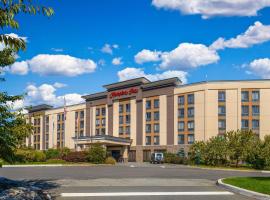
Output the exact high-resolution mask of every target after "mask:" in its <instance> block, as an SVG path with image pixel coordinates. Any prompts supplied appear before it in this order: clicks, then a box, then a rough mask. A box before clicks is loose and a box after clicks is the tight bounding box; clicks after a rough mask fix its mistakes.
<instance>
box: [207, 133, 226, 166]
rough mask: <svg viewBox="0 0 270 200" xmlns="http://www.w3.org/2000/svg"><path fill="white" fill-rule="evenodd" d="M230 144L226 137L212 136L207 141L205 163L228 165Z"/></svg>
mask: <svg viewBox="0 0 270 200" xmlns="http://www.w3.org/2000/svg"><path fill="white" fill-rule="evenodd" d="M227 146H228V144H227V140H226V138H224V137H220V136H216V137H212V138H210V140H209V141H207V143H206V148H205V153H206V158H205V163H206V164H207V165H214V166H220V165H226V164H227V163H228V159H227V157H228V147H227Z"/></svg>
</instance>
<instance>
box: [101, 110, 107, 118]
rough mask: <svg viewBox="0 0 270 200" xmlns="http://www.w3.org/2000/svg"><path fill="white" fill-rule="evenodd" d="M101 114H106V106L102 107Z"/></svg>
mask: <svg viewBox="0 0 270 200" xmlns="http://www.w3.org/2000/svg"><path fill="white" fill-rule="evenodd" d="M101 114H102V116H105V115H106V108H101Z"/></svg>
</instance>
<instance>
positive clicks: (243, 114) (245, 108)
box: [242, 106, 249, 116]
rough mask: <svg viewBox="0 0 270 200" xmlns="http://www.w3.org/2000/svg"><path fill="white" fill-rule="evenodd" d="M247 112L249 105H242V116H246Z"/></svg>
mask: <svg viewBox="0 0 270 200" xmlns="http://www.w3.org/2000/svg"><path fill="white" fill-rule="evenodd" d="M248 114H249V107H248V106H242V116H248Z"/></svg>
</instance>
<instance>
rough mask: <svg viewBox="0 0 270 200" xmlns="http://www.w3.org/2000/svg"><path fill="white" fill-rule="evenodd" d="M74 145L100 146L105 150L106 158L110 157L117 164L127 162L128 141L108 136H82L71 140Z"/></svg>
mask: <svg viewBox="0 0 270 200" xmlns="http://www.w3.org/2000/svg"><path fill="white" fill-rule="evenodd" d="M73 139H74V142H75V145H85V146H91V144H101V145H103V147H104V148H105V149H106V152H107V156H112V157H114V159H115V160H116V161H117V162H128V147H129V146H130V143H131V141H130V139H125V138H120V137H113V136H110V135H96V136H83V137H79V138H75V137H74V138H73Z"/></svg>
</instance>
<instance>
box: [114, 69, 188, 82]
mask: <svg viewBox="0 0 270 200" xmlns="http://www.w3.org/2000/svg"><path fill="white" fill-rule="evenodd" d="M117 75H118V78H119V81H125V80H129V79H134V78H139V77H145V78H147V79H149V80H150V81H157V80H162V79H167V78H173V77H178V78H179V79H180V80H181V81H182V82H183V83H186V82H187V76H188V73H187V72H184V71H173V70H169V71H165V72H163V73H156V74H146V73H145V72H144V71H143V69H141V68H132V67H127V68H125V69H123V70H121V71H119V72H118V74H117Z"/></svg>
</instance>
